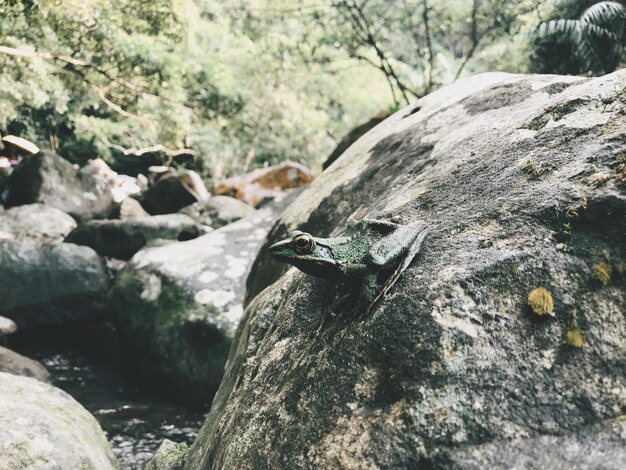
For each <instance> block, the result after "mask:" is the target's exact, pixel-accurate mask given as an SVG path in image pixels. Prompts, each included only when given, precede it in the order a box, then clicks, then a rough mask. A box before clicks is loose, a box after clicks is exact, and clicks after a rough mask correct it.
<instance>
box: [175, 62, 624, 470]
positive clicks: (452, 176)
mask: <svg viewBox="0 0 626 470" xmlns="http://www.w3.org/2000/svg"><path fill="white" fill-rule="evenodd" d="M625 105H626V70H622V71H620V72H616V73H614V74H611V75H607V76H604V77H601V78H593V79H585V78H580V77H560V76H521V75H509V74H485V75H479V76H476V77H473V78H471V79H468V80H465V81H462V82H458V83H456V84H455V85H452V86H450V87H447V88H444V89H441V90H439V91H437V92H435V93H433V94H431V95H429V96H427V97H425V98H423V99H421V100H419V101H418V102H417V103H416V104H415V105H413V106H410V107H408V108H406V109H404V110H402V111H399V112H398V113H396V114H395V115H393V116H391V117H390V118H388V119H387V120H385V121H384V122H383V123H381V124H380V125H379V126H377V127H376V128H374V129H373V130H372V131H370V132H369V133H367V134H365V135H364V136H363V137H362V138H361V139H360V140H359V141H357V142H356V143H355V144H354V145H352V146H351V147H350V148H349V149H348V150H347V151H346V152H345V153H344V154H343V156H342V157H340V158H339V159H338V160H337V161H336V162H335V163H334V164H333V165H331V166H330V167H329V168H328V170H327V171H326V172H324V173H322V175H321V176H320V177H319V178H318V179H317V180H316V181H315V182H314V183H313V184H312V185H311V187H310V188H308V189H307V190H306V191H305V192H304V193H303V194H302V195H301V196H300V197H299V198H298V199H297V200H296V201H295V202H294V203H293V204H292V205H291V206H290V207H289V208H288V209H287V210H286V211H285V213H284V214H283V216H282V217H281V219H280V220H279V222H278V223H277V224H276V225H275V227H274V229H273V230H272V232H271V234H270V236H269V240H268V243H270V242H271V241H275V240H277V239H280V238H282V237H284V235H285V234H286V233H287V232H288V231H289V230H292V229H295V228H296V227H297V228H300V229H303V230H305V231H310V232H313V233H314V234H315V235H317V236H322V237H323V236H328V235H332V236H336V235H338V234H341V233H342V232H343V231H344V230H345V227H346V225H347V223H348V222H349V221H350V220H358V219H361V218H364V217H391V216H394V215H401V216H402V217H403V218H404V219H405V220H406V221H407V222H410V221H414V220H420V219H422V220H425V221H426V222H427V223H428V224H429V226H430V234H429V235H428V237H427V238H426V240H425V242H424V243H423V245H422V250H421V252H420V253H419V254H418V255H417V257H416V258H415V260H414V262H413V263H412V265H411V266H410V267H409V269H407V270H406V271H405V272H404V273H403V275H402V276H401V277H400V279H399V280H398V282H397V283H396V284H395V286H394V288H393V289H392V290H391V291H390V292H389V293H388V294H387V296H386V297H385V298H384V299H383V301H382V302H381V303H380V304H379V305H378V306H377V307H376V308H375V309H374V310H373V311H371V312H369V314H361V315H352V316H350V315H346V314H345V312H342V311H339V312H337V313H336V314H335V315H334V316H333V315H332V313H331V311H330V308H331V307H330V306H331V302H332V301H333V294H334V286H332V285H331V283H329V282H327V281H325V280H322V279H316V278H313V277H310V276H307V275H305V274H303V273H300V272H298V271H297V270H295V269H292V270H290V271H289V272H288V273H287V274H286V275H284V276H282V277H280V279H279V280H278V282H276V283H274V284H273V285H272V286H271V287H269V288H267V289H265V290H264V291H263V292H262V293H260V294H259V295H257V296H256V297H255V298H254V300H252V301H251V302H250V304H249V306H248V307H247V309H246V311H245V314H244V317H243V318H242V321H241V323H240V326H239V328H238V331H237V333H236V336H235V339H234V341H233V346H232V348H231V352H230V355H229V359H228V362H227V366H226V369H225V375H224V380H223V381H222V384H221V386H220V389H219V391H218V393H217V395H216V397H215V399H214V401H213V405H212V408H211V412H210V414H209V416H208V418H207V420H206V422H205V425H204V427H203V429H202V430H201V432H200V434H199V436H198V438H197V440H196V442H195V443H194V444H193V446H192V448H191V450H190V452H189V455H188V457H187V463H186V468H188V469H194V468H207V469H208V468H282V467H288V468H432V467H433V466H434V465H435V463H436V462H438V461H439V460H438V458H439V457H438V456H441V455H442V453H443V452H453V453H454V452H455V451H458V452H461V451H460V450H459V449H463V448H466V449H469V448H470V447H472V446H492V447H489V448H487V447H483V452H484V453H483V455H482V456H481V455H480V453H478V454H476V455H477V457H476V459H475V460H474V461H475V462H476V464H477V465H478V466H477V467H471V466H469V465H468V466H467V467H465V466H463V465H459V466H458V467H452V468H510V465H509V464H510V462H511V455H512V454H513V453H514V452H515V450H514V449H512V450H511V452H510V453H509V452H498V446H500V447H499V449H505V448H506V447H507V446H508V444H507V443H509V442H512V446H513V447H515V448H517V449H520V450H519V452H520V454H522V453H523V452H524V451H523V448H524V446H526V447H527V448H528V447H531V446H533V441H532V440H535V442H537V443H541V442H543V440H544V439H545V443H544V444H541V445H542V446H543V447H544V448H546V449H547V448H548V447H549V445H550V443H551V442H552V443H554V445H557V446H558V445H560V444H561V443H562V444H564V445H565V444H566V443H567V442H573V441H576V442H580V446H581V448H582V450H578V451H576V455H580V456H581V457H582V456H583V454H584V455H588V458H587V457H585V459H586V460H584V461H585V462H586V463H587V464H588V467H586V468H590V467H591V468H603V462H604V460H603V457H602V449H606V448H607V446H608V447H610V449H611V452H613V454H612V457H611V459H612V460H611V461H612V462H615V461H620V460H621V461H622V462H623V461H625V460H626V450H624V449H625V448H624V447H623V445H622V446H621V447H620V446H619V445H618V444H615V442H619V439H622V440H623V428H619V429H622V430H621V431H620V430H619V429H618V430H617V431H615V432H614V431H606V432H607V433H609V434H611V436H613V438H612V439H613V441H612V442H613V444H606V445H605V444H603V442H602V439H601V438H597V435H595V434H594V432H593V430H592V426H594V425H596V424H600V423H603V422H606V421H610V420H612V419H615V418H617V417H619V416H621V415H623V414H625V413H624V412H625V410H626V344H625V341H626V318H625V317H624V312H625V311H626V275H625V273H624V270H625V269H624V268H625V266H626V257H625V256H626V245H625V243H626V238H625V237H624V232H625V230H626V188H625V185H624V182H623V178H622V176H623V172H624V167H625V165H624V159H625V158H626V116H625V114H624V107H625ZM281 272H282V271H281V270H277V269H275V267H274V266H272V265H270V264H269V263H257V265H256V269H255V271H254V272H253V273H251V278H253V279H254V281H253V282H251V285H254V286H255V291H257V292H258V291H260V290H261V289H263V287H265V286H267V285H269V284H270V283H272V282H273V281H274V280H275V279H276V278H277V277H279V276H280V273H281ZM538 287H543V288H544V289H546V290H547V291H548V292H549V293H550V294H551V299H552V300H553V307H554V311H553V313H554V317H552V316H549V315H545V316H539V315H537V314H535V313H533V311H532V309H531V308H530V307H529V306H528V305H527V301H528V300H527V299H528V294H529V292H531V291H532V290H534V289H535V288H538ZM572 338H575V339H577V341H572ZM581 338H582V340H583V341H582V347H580V346H581V344H580V341H578V340H580V339H581ZM620 426H621V424H620ZM549 436H552V437H554V439H553V440H552V441H550V439H549ZM567 436H579V437H571V438H569V437H567ZM594 436H596V437H594ZM620 436H621V437H620ZM616 439H617V441H616ZM520 440H525V444H524V443H520V442H522V441H520ZM498 443H499V444H498ZM537 445H539V444H537ZM490 449H491V450H490ZM457 455H458V456H459V459H460V460H461V459H462V458H464V457H463V455H462V454H461V453H458V454H457ZM472 455H473V454H472ZM554 455H556V456H557V458H558V455H562V453H555V454H554ZM472 458H473V457H472ZM542 461H543V462H546V461H549V462H550V465H546V466H545V467H544V468H558V466H557V465H555V462H554V461H552V460H549V456H545V458H544V459H543V460H542Z"/></svg>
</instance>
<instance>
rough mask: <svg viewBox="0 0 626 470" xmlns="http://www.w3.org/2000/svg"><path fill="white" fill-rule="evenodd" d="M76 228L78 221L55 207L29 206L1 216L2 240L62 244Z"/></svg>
mask: <svg viewBox="0 0 626 470" xmlns="http://www.w3.org/2000/svg"><path fill="white" fill-rule="evenodd" d="M75 228H76V221H75V220H74V219H73V218H72V217H70V216H69V215H68V214H66V213H65V212H63V211H62V210H59V209H57V208H55V207H51V206H45V205H43V204H27V205H25V206H18V207H13V208H12V209H9V210H6V211H4V212H2V213H1V214H0V239H8V240H18V239H30V240H36V241H40V242H44V243H45V242H60V241H63V239H64V238H65V237H66V236H67V235H68V234H69V233H70V232H71V231H72V230H74V229H75Z"/></svg>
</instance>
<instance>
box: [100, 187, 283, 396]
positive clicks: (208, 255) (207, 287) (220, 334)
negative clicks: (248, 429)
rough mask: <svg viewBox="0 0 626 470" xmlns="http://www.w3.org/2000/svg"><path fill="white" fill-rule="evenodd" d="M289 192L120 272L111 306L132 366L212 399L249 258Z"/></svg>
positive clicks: (183, 392)
mask: <svg viewBox="0 0 626 470" xmlns="http://www.w3.org/2000/svg"><path fill="white" fill-rule="evenodd" d="M290 196H291V197H293V196H292V195H290ZM289 200H290V199H289V198H284V199H283V200H282V201H280V205H279V203H278V202H277V203H276V204H274V205H272V206H268V207H266V208H264V209H263V210H260V211H258V212H256V213H255V214H254V216H252V217H248V218H245V219H241V220H239V221H237V222H234V223H232V224H230V225H226V226H224V227H222V228H220V229H218V230H215V231H213V232H211V233H209V234H207V235H203V236H201V237H199V238H196V239H195V240H191V241H187V242H181V243H170V244H168V245H167V246H164V247H156V248H149V249H145V250H143V251H141V252H139V253H137V254H136V255H135V256H134V257H133V258H132V259H131V260H130V261H129V262H128V263H127V265H126V267H125V268H124V269H123V270H122V271H120V272H119V273H118V275H117V277H116V279H115V283H114V285H113V288H112V289H111V292H110V295H109V310H110V311H111V313H112V318H113V321H114V323H115V325H116V327H117V328H118V331H119V332H120V335H121V338H122V340H123V343H124V344H125V345H126V347H127V349H128V352H127V356H128V359H129V361H130V362H131V364H132V365H133V366H134V367H135V368H136V370H137V373H139V374H141V375H142V376H143V377H144V378H145V379H147V380H152V381H156V382H158V383H159V387H161V389H164V390H170V391H172V392H174V393H176V394H177V396H178V397H179V398H181V397H182V398H185V399H188V400H190V401H194V402H201V403H205V402H207V401H209V400H210V399H211V397H212V396H213V393H214V392H215V390H216V389H217V386H218V385H219V383H220V379H221V377H222V372H223V369H224V362H225V360H226V356H227V354H228V349H229V347H230V341H231V338H232V336H233V334H234V332H235V329H236V328H237V324H238V322H239V318H240V317H241V314H242V311H243V308H242V305H241V303H242V299H243V290H244V281H245V278H246V275H247V273H248V270H249V268H250V265H251V263H252V259H253V258H254V256H255V255H256V252H257V250H258V248H259V246H260V245H261V243H262V242H263V240H264V238H265V235H266V233H267V231H268V230H269V227H270V226H271V225H272V223H273V222H274V220H275V219H276V217H277V216H278V214H279V212H280V211H281V210H282V209H283V208H284V207H285V205H286V204H287V202H288V201H289Z"/></svg>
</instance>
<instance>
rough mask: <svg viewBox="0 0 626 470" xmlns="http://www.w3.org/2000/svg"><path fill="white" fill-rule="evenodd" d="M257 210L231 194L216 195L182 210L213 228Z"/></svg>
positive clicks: (202, 223) (249, 214)
mask: <svg viewBox="0 0 626 470" xmlns="http://www.w3.org/2000/svg"><path fill="white" fill-rule="evenodd" d="M255 212H256V209H255V208H254V207H252V206H251V205H249V204H246V203H245V202H242V201H240V200H239V199H235V198H234V197H230V196H214V197H212V198H210V199H209V200H207V201H206V202H204V203H202V202H196V203H195V204H192V205H190V206H187V207H185V208H183V209H182V210H181V211H180V213H181V214H185V215H188V216H189V217H191V218H192V219H194V220H195V221H196V222H198V223H199V224H201V225H206V226H208V227H212V228H219V227H223V226H224V225H228V224H231V223H233V222H235V221H237V220H240V219H243V218H245V217H250V216H251V215H253V214H254V213H255Z"/></svg>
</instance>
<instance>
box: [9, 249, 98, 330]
mask: <svg viewBox="0 0 626 470" xmlns="http://www.w3.org/2000/svg"><path fill="white" fill-rule="evenodd" d="M0 279H2V283H0V298H1V299H2V313H3V315H5V316H7V317H9V318H11V319H12V320H14V321H15V322H16V323H17V325H18V326H19V327H20V328H22V327H31V326H39V325H49V324H53V323H58V322H61V321H65V320H79V319H85V318H88V317H89V316H91V315H92V314H93V313H94V312H95V311H96V310H97V308H98V307H99V306H100V307H101V305H99V303H102V301H103V300H104V298H105V297H106V292H107V288H108V285H109V278H108V274H107V272H106V268H105V266H104V263H103V261H102V260H101V259H100V257H99V256H98V255H97V254H96V252H95V251H93V250H92V249H91V248H88V247H85V246H78V245H73V244H69V243H61V244H57V245H41V244H37V243H34V242H31V241H11V240H0Z"/></svg>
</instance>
